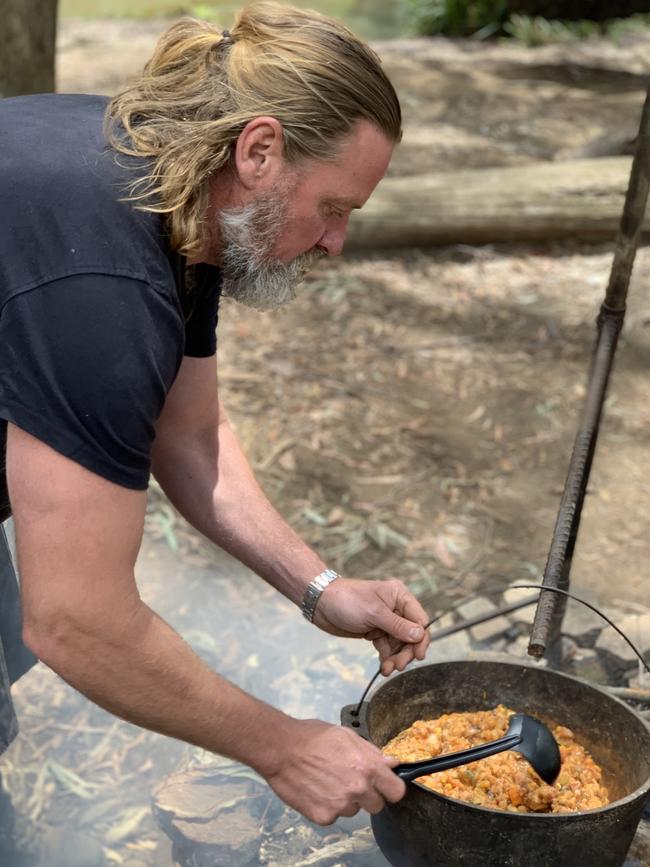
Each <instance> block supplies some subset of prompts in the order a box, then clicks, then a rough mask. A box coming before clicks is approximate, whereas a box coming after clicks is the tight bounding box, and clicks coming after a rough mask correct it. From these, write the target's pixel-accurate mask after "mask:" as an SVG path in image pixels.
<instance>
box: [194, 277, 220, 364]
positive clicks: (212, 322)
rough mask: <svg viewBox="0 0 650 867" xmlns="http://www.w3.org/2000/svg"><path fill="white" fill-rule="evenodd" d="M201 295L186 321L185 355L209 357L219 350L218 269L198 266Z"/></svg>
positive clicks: (198, 287) (198, 282)
mask: <svg viewBox="0 0 650 867" xmlns="http://www.w3.org/2000/svg"><path fill="white" fill-rule="evenodd" d="M196 271H197V278H198V279H197V284H198V285H197V289H198V291H199V296H198V298H197V300H196V303H195V304H194V306H193V308H192V313H191V315H190V317H189V319H188V320H187V322H186V323H185V355H190V356H192V357H193V358H208V357H209V356H211V355H214V354H215V352H216V351H217V334H216V329H217V321H218V318H219V298H220V295H221V277H220V273H219V271H218V269H216V268H211V267H207V266H197V267H196Z"/></svg>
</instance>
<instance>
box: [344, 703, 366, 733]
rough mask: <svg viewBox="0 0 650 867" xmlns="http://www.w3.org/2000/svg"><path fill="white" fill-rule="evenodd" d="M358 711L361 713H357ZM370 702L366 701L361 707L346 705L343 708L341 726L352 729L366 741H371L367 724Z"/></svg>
mask: <svg viewBox="0 0 650 867" xmlns="http://www.w3.org/2000/svg"><path fill="white" fill-rule="evenodd" d="M357 709H358V710H359V712H358V713H357ZM367 714H368V702H367V701H364V702H362V703H361V706H359V705H358V704H346V705H345V707H343V708H341V725H342V726H344V727H345V728H349V729H352V731H353V732H356V733H357V734H358V735H360V736H361V737H362V738H365V740H367V741H369V740H370V734H369V732H368V724H367V720H366V718H367Z"/></svg>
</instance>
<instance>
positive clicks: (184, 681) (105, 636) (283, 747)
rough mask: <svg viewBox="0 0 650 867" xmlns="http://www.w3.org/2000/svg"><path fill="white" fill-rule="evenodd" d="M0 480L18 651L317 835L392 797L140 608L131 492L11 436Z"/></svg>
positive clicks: (364, 747) (315, 733) (330, 738)
mask: <svg viewBox="0 0 650 867" xmlns="http://www.w3.org/2000/svg"><path fill="white" fill-rule="evenodd" d="M7 478H8V482H9V493H10V497H11V503H12V508H13V512H14V518H15V523H16V536H17V547H18V559H19V566H20V571H21V589H22V594H23V617H24V634H25V640H26V643H27V644H28V646H29V647H31V649H32V650H33V651H34V652H35V653H36V654H37V656H39V657H40V658H41V659H42V660H43V661H44V662H45V663H46V664H47V665H49V666H50V667H51V668H52V669H53V670H54V671H56V672H57V673H58V674H59V675H60V676H61V677H63V678H64V679H65V680H67V681H68V682H69V683H70V684H71V685H72V686H74V687H76V688H77V689H78V690H80V691H81V692H83V693H84V694H85V695H86V696H88V697H89V698H90V699H92V700H93V701H95V702H96V703H97V704H99V705H101V706H102V707H104V708H105V709H106V710H108V711H110V712H112V713H114V714H116V715H118V716H121V717H123V718H124V719H127V720H129V721H130V722H132V723H135V724H137V725H141V726H144V727H146V728H150V729H153V730H155V731H158V732H161V733H162V734H165V735H170V736H172V737H175V738H179V739H181V740H184V741H187V742H188V743H191V744H195V745H198V746H200V747H202V748H204V749H207V750H210V751H212V752H216V753H220V754H222V755H226V756H230V757H232V758H234V759H237V760H238V761H242V762H244V763H246V764H248V765H250V766H251V767H254V768H256V769H257V770H258V771H259V772H260V773H261V774H262V775H263V776H265V777H266V779H267V780H268V781H269V783H270V784H271V785H272V786H273V788H274V789H275V791H276V792H278V794H279V795H280V797H282V798H283V799H284V800H285V801H286V802H287V803H289V804H291V806H294V807H295V808H296V809H298V810H300V811H301V812H303V813H304V814H305V815H307V816H308V817H309V818H312V819H313V820H314V821H317V822H321V823H322V824H328V823H329V822H332V821H334V819H335V818H336V817H337V816H339V815H351V814H352V813H355V812H357V810H358V809H359V807H363V808H365V809H368V810H371V811H373V812H375V811H376V810H379V809H381V808H382V806H383V804H384V803H385V799H390V800H397V799H398V798H399V797H401V796H402V794H403V792H404V784H403V783H402V781H401V780H399V779H398V778H397V777H396V776H395V775H394V774H393V773H392V772H391V771H390V770H389V767H388V763H387V762H386V761H385V760H384V758H383V757H382V756H381V754H380V753H379V751H378V750H377V749H376V748H375V747H372V746H371V745H370V744H367V743H365V742H364V741H362V739H361V738H359V737H357V736H356V735H354V734H353V733H351V732H348V731H345V730H343V729H340V728H338V727H336V726H329V725H327V724H325V723H320V722H318V721H316V720H308V721H299V720H295V719H293V718H291V717H288V716H287V715H286V714H283V713H281V712H280V711H278V710H276V709H274V708H272V707H270V706H269V705H266V704H264V703H263V702H260V701H258V700H257V699H255V698H253V697H252V696H250V695H247V694H246V693H244V692H242V691H241V690H240V689H238V688H237V687H235V686H234V685H232V684H231V683H229V682H228V681H227V680H225V679H224V678H222V677H220V676H219V675H218V674H216V673H215V672H213V671H212V670H211V669H210V668H208V667H207V666H206V665H205V664H204V663H203V662H202V661H201V660H200V659H199V658H198V656H196V654H195V653H194V652H193V651H192V649H191V648H190V647H189V646H188V645H187V644H186V643H185V642H184V641H183V640H182V638H181V637H180V636H179V635H178V634H177V633H176V632H175V631H174V630H173V629H172V628H171V627H170V626H169V625H168V624H166V623H165V622H164V621H163V620H161V619H160V618H159V617H158V616H157V615H156V614H155V613H154V612H153V611H152V610H151V609H150V608H148V607H147V606H146V605H145V604H144V603H143V602H142V600H141V599H140V596H139V594H138V591H137V587H136V584H135V580H134V575H133V567H134V563H135V559H136V556H137V552H138V548H139V546H140V540H141V536H142V527H143V517H144V508H145V493H144V492H142V491H132V490H127V489H125V488H122V487H120V486H118V485H114V484H113V483H111V482H108V481H106V480H105V479H103V478H100V477H99V476H97V475H95V474H94V473H91V472H89V471H88V470H85V469H84V468H83V467H81V466H79V465H78V464H76V463H74V462H73V461H70V460H68V459H67V458H65V457H63V456H62V455H60V454H58V453H57V452H55V451H53V450H52V449H51V448H50V447H49V446H46V445H45V444H43V443H41V442H40V441H39V440H37V439H35V438H33V437H31V436H30V435H29V434H27V433H25V432H23V431H21V430H20V429H18V428H16V427H15V426H13V425H11V424H10V425H9V426H8V438H7ZM331 756H336V760H335V761H334V762H332V760H331ZM351 769H354V773H352V772H351ZM337 787H338V791H337Z"/></svg>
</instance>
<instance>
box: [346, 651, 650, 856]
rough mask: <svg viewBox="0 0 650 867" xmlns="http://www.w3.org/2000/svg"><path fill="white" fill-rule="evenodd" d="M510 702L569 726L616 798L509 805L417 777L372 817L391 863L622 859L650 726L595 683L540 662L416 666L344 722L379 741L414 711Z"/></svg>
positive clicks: (637, 814) (646, 782)
mask: <svg viewBox="0 0 650 867" xmlns="http://www.w3.org/2000/svg"><path fill="white" fill-rule="evenodd" d="M497 704H505V705H506V706H507V707H511V708H513V709H514V710H517V711H523V712H525V713H529V714H531V715H532V716H536V717H538V718H539V719H541V720H542V722H545V723H546V724H549V723H550V724H555V725H557V724H560V725H566V726H568V727H569V728H570V729H572V730H573V732H574V734H575V735H576V740H577V742H578V743H581V744H582V745H583V746H584V747H586V749H588V750H589V752H590V753H591V755H592V756H593V758H594V760H595V761H596V762H597V763H598V764H599V765H600V766H601V767H602V768H603V770H604V783H605V785H606V786H607V787H608V789H609V794H610V798H611V799H612V802H611V803H610V804H608V805H607V806H606V807H601V808H600V809H598V810H585V811H582V812H578V813H565V814H548V813H547V814H542V813H540V814H538V813H508V812H504V811H500V810H491V809H487V808H484V807H477V806H474V805H472V804H468V803H466V802H463V801H458V800H456V799H454V798H448V797H445V796H443V795H439V794H438V793H437V792H433V791H431V789H427V788H426V787H424V786H422V785H421V784H420V783H418V782H417V780H416V781H414V782H412V783H407V787H408V788H407V793H406V795H405V796H404V798H403V799H402V800H401V801H400V802H399V803H397V804H391V805H389V806H387V807H386V808H385V809H384V810H383V811H382V812H381V813H379V814H378V815H376V816H373V817H372V829H373V832H374V835H375V839H376V841H377V844H378V845H379V848H380V849H381V850H382V852H383V853H384V855H385V856H386V858H387V859H388V860H389V861H390V863H391V864H393V865H394V867H434V865H435V867H461V865H462V867H582V865H584V867H621V865H623V863H624V861H625V853H626V852H627V850H628V848H629V846H630V844H631V842H632V839H633V837H634V834H635V832H636V828H637V825H638V824H639V820H640V818H641V815H642V813H643V808H644V805H645V803H646V801H647V800H648V796H649V793H650V729H649V728H648V726H647V725H646V724H645V722H644V721H643V720H642V719H641V717H639V716H638V715H637V714H636V713H634V711H632V710H631V709H630V708H629V707H628V706H627V705H626V704H624V703H623V702H622V701H619V700H618V699H616V698H614V697H613V696H611V695H609V693H607V692H605V691H604V690H602V689H599V688H598V687H595V686H591V685H590V684H587V683H585V682H584V681H581V680H578V679H576V678H574V677H568V676H567V675H564V674H559V673H558V672H555V671H549V670H548V669H545V668H539V667H537V666H534V665H525V664H517V663H512V662H497V661H492V660H490V661H481V660H476V661H475V660H461V661H457V662H440V663H434V664H431V665H425V666H421V667H419V668H414V669H411V670H410V671H407V672H404V673H403V674H399V675H396V676H395V677H393V678H392V679H390V680H388V681H387V682H386V683H384V684H383V686H381V687H380V688H379V689H378V690H377V691H376V692H375V693H374V694H373V695H372V697H371V698H370V700H369V701H368V702H366V703H364V705H362V707H361V710H360V713H359V715H358V716H354V710H355V705H348V706H347V707H345V708H343V710H342V711H341V722H342V724H343V725H346V726H351V727H353V728H354V730H355V731H357V732H358V733H359V734H360V735H362V736H363V737H365V738H367V739H368V740H370V741H372V742H373V743H374V744H376V745H377V746H379V747H382V746H383V745H384V744H385V743H387V742H388V741H389V740H390V739H391V738H392V737H394V736H395V735H396V734H397V733H398V732H400V731H402V730H403V729H405V728H407V727H408V726H409V725H411V723H412V722H414V721H415V720H416V719H423V718H424V719H426V718H433V717H436V716H440V715H441V714H443V713H451V712H454V711H476V710H488V709H490V708H493V707H495V706H496V705H497Z"/></svg>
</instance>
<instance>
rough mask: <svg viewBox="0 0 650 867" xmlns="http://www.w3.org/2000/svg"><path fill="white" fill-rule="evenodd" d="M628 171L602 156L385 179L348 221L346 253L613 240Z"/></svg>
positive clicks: (648, 227) (627, 163)
mask: <svg viewBox="0 0 650 867" xmlns="http://www.w3.org/2000/svg"><path fill="white" fill-rule="evenodd" d="M630 168H631V159H630V158H629V157H610V158H607V159H586V160H575V161H572V162H562V163H550V162H548V163H533V164H529V165H526V166H516V167H510V168H489V169H472V170H467V171H456V172H447V173H444V174H427V175H415V176H410V177H406V178H388V179H386V180H384V181H382V183H381V184H380V185H379V187H378V188H377V190H376V192H375V193H374V194H373V196H372V197H371V199H370V200H369V201H368V203H367V204H366V205H365V207H364V209H363V210H362V211H361V212H359V213H358V214H355V215H354V216H353V218H352V220H351V222H350V228H349V231H348V242H347V245H346V249H354V248H370V247H373V248H375V249H381V248H382V247H425V246H431V245H439V244H458V243H464V244H482V243H489V242H499V241H538V240H566V239H577V240H584V241H607V240H611V241H614V240H615V239H616V233H617V230H618V225H619V222H620V219H621V214H622V211H623V203H624V199H625V192H626V190H627V185H628V182H629V175H630ZM644 229H645V232H648V231H650V222H649V220H648V214H647V213H646V222H645V224H644Z"/></svg>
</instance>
